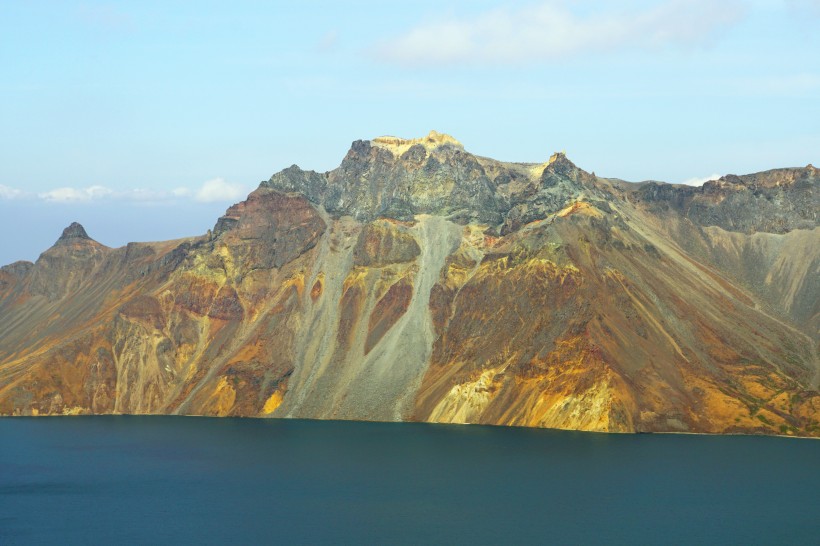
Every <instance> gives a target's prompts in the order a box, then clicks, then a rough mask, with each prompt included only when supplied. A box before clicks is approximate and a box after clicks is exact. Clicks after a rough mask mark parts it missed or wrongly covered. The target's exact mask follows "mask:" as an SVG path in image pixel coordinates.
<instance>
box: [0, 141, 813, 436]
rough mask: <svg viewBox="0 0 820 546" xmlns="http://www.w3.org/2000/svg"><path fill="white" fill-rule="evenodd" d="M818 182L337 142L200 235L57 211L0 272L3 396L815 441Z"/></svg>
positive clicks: (149, 409) (85, 409) (51, 409)
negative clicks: (150, 235) (55, 225)
mask: <svg viewBox="0 0 820 546" xmlns="http://www.w3.org/2000/svg"><path fill="white" fill-rule="evenodd" d="M817 187H818V172H817V170H816V169H814V168H813V167H812V166H808V167H806V168H804V169H780V170H775V171H768V172H765V173H758V174H755V175H748V176H741V177H736V176H727V177H724V178H723V179H721V180H719V181H716V182H713V183H707V184H706V185H704V186H703V187H702V188H691V187H686V186H673V185H668V184H661V183H656V182H648V183H641V184H631V183H627V182H623V181H620V180H616V179H604V178H599V177H596V176H594V175H592V174H590V173H587V172H585V171H583V170H582V169H579V168H578V167H576V166H575V165H574V164H572V162H570V161H569V160H568V159H567V158H566V156H565V155H563V154H555V155H553V156H552V157H551V158H550V159H549V160H548V161H546V162H544V163H532V164H520V163H504V162H500V161H496V160H493V159H489V158H483V157H478V156H474V155H472V154H470V153H469V152H467V151H465V150H464V148H463V146H462V145H461V144H460V143H459V142H458V141H456V140H455V139H453V138H452V137H450V136H448V135H442V134H439V133H435V132H432V133H430V135H428V136H427V137H424V138H420V139H410V140H408V139H399V138H394V137H381V138H377V139H374V140H373V141H357V142H354V143H353V145H352V147H351V149H350V151H349V152H348V154H347V156H346V157H345V158H344V160H343V161H342V164H341V165H340V166H339V167H338V168H337V169H334V170H332V171H330V172H327V173H316V172H313V171H303V170H301V169H300V168H298V167H296V166H293V167H290V168H288V169H285V170H284V171H281V172H279V173H276V174H274V175H273V176H272V177H271V179H270V180H269V181H266V182H264V183H263V184H262V185H261V186H260V187H259V189H257V190H256V191H254V192H253V193H252V194H251V195H250V196H249V197H248V199H247V200H246V201H244V202H242V203H239V204H237V205H234V206H233V207H231V208H230V209H228V211H227V212H226V214H225V215H224V216H223V217H221V218H220V219H219V220H218V221H217V223H216V225H215V227H214V229H213V230H212V231H210V232H209V233H208V234H207V235H205V236H203V237H197V238H191V239H187V240H181V241H170V242H166V243H144V244H135V243H132V244H129V245H128V246H127V247H124V248H119V249H111V248H107V247H104V246H103V245H100V244H99V243H96V242H95V241H93V240H92V239H91V238H90V237H89V236H88V235H87V234H86V233H85V230H83V229H82V227H81V226H79V224H72V226H69V227H68V228H66V230H65V232H64V233H63V235H62V236H61V237H60V239H59V240H58V241H57V243H56V244H55V245H54V247H52V248H51V249H49V250H47V251H46V252H44V253H43V255H41V257H40V258H39V259H38V260H37V262H36V263H34V264H30V263H25V262H18V263H16V264H12V265H10V266H6V267H3V268H2V269H0V413H2V414H7V415H12V414H62V413H177V414H205V415H249V416H250V415H258V416H264V415H269V416H274V417H312V418H343V419H368V420H423V421H434V422H459V423H489V424H504V425H524V426H539V427H557V428H570V429H582V430H601V431H622V432H627V431H689V432H714V433H720V432H754V433H785V434H797V435H814V436H818V435H820V393H819V392H818V383H819V382H820V361H819V360H818V345H819V344H820V309H818V305H820V304H818V300H820V298H818V294H819V293H820V228H818V224H817V211H818V210H820V203H819V202H818V199H820V198H818V195H817Z"/></svg>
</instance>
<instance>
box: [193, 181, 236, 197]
mask: <svg viewBox="0 0 820 546" xmlns="http://www.w3.org/2000/svg"><path fill="white" fill-rule="evenodd" d="M243 197H245V188H244V187H243V186H242V185H241V184H231V183H230V182H226V181H225V180H224V179H223V178H214V179H213V180H208V181H207V182H205V183H204V184H202V187H201V188H199V190H197V192H196V194H195V195H194V199H195V200H197V201H199V202H202V203H214V202H217V201H237V200H239V199H242V198H243Z"/></svg>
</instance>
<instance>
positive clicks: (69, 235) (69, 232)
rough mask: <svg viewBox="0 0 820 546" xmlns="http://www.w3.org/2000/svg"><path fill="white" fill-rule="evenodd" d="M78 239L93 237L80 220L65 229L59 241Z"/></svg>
mask: <svg viewBox="0 0 820 546" xmlns="http://www.w3.org/2000/svg"><path fill="white" fill-rule="evenodd" d="M76 239H85V240H88V241H90V240H91V237H89V236H88V233H86V232H85V228H84V227H83V226H82V225H81V224H80V223H79V222H72V223H71V225H70V226H68V227H67V228H65V229H64V230H63V234H62V235H60V238H59V239H58V240H57V242H58V243H59V242H60V241H72V240H76Z"/></svg>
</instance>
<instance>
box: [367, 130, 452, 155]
mask: <svg viewBox="0 0 820 546" xmlns="http://www.w3.org/2000/svg"><path fill="white" fill-rule="evenodd" d="M371 143H372V145H373V146H377V147H379V148H386V149H388V150H390V151H391V152H393V153H394V154H396V155H402V154H404V153H405V152H406V151H407V150H409V149H410V148H412V147H413V146H416V145H420V146H423V147H424V149H425V150H427V151H428V152H429V151H432V150H435V149H436V148H438V147H440V146H455V147H456V148H461V149H464V145H462V144H461V142H459V141H458V140H456V139H455V138H453V137H452V136H450V135H448V134H445V133H439V132H437V131H430V132H429V133H428V134H427V136H426V137H422V138H410V139H408V138H399V137H394V136H380V137H376V138H374V139H373V140H372V141H371Z"/></svg>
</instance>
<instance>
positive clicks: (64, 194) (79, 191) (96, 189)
mask: <svg viewBox="0 0 820 546" xmlns="http://www.w3.org/2000/svg"><path fill="white" fill-rule="evenodd" d="M112 195H114V191H113V190H111V189H109V188H106V187H105V186H89V187H87V188H57V189H54V190H51V191H47V192H42V193H38V194H37V196H38V197H39V198H40V199H43V200H45V201H56V202H59V203H78V202H85V201H92V200H94V199H102V198H104V197H111V196H112Z"/></svg>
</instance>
